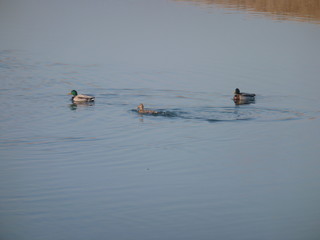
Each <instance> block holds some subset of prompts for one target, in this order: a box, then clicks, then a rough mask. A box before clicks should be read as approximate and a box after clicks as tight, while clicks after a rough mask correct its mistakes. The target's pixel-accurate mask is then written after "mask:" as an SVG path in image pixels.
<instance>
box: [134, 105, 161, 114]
mask: <svg viewBox="0 0 320 240" xmlns="http://www.w3.org/2000/svg"><path fill="white" fill-rule="evenodd" d="M137 111H138V113H142V114H157V113H158V112H157V111H154V110H147V109H144V105H143V104H142V103H141V104H140V105H139V106H138V107H137Z"/></svg>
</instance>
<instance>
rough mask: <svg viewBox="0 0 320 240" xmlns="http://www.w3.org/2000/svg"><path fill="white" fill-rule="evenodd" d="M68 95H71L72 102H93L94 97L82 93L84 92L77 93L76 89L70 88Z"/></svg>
mask: <svg viewBox="0 0 320 240" xmlns="http://www.w3.org/2000/svg"><path fill="white" fill-rule="evenodd" d="M68 94H69V95H72V98H71V100H72V101H73V102H94V97H92V96H88V95H84V94H78V92H77V91H76V90H72V91H71V92H70V93H68Z"/></svg>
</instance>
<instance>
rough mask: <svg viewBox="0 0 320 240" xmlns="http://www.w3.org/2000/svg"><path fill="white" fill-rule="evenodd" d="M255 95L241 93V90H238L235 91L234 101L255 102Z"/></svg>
mask: <svg viewBox="0 0 320 240" xmlns="http://www.w3.org/2000/svg"><path fill="white" fill-rule="evenodd" d="M255 96H256V95H255V94H254V93H242V92H240V90H239V88H236V90H235V91H234V97H233V100H234V101H239V100H242V101H254V98H255Z"/></svg>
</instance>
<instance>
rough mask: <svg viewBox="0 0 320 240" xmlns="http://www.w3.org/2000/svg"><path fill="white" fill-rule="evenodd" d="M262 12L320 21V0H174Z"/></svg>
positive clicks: (286, 18) (289, 17) (283, 16)
mask: <svg viewBox="0 0 320 240" xmlns="http://www.w3.org/2000/svg"><path fill="white" fill-rule="evenodd" d="M174 1H177V2H190V3H195V4H202V5H215V6H218V7H223V8H229V9H230V8H231V9H236V10H245V11H248V12H249V13H261V14H264V15H268V16H272V17H273V18H276V19H281V20H297V21H313V22H316V23H320V0H174Z"/></svg>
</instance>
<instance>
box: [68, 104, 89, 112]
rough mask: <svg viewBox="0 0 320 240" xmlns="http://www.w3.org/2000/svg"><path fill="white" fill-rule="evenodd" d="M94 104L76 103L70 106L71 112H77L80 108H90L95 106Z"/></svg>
mask: <svg viewBox="0 0 320 240" xmlns="http://www.w3.org/2000/svg"><path fill="white" fill-rule="evenodd" d="M93 105H94V102H74V103H72V104H70V105H69V107H70V110H73V111H74V110H77V108H78V107H89V106H93Z"/></svg>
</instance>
